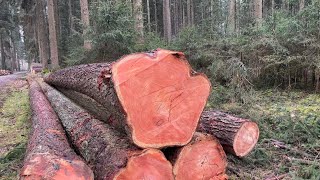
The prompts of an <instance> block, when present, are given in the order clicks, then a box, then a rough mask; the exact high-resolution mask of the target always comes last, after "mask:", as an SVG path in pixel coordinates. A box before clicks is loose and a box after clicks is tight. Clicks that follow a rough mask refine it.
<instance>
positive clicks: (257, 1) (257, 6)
mask: <svg viewBox="0 0 320 180" xmlns="http://www.w3.org/2000/svg"><path fill="white" fill-rule="evenodd" d="M262 2H263V1H262V0H254V17H255V20H256V25H257V26H258V27H260V26H261V25H262V20H263V17H262V8H263V3H262Z"/></svg>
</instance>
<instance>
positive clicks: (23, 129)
mask: <svg viewBox="0 0 320 180" xmlns="http://www.w3.org/2000/svg"><path fill="white" fill-rule="evenodd" d="M0 119H1V121H0V137H1V139H3V141H0V146H1V152H0V153H1V154H0V155H1V156H0V177H1V179H16V178H17V172H18V170H19V169H20V168H21V165H22V161H23V157H24V154H25V151H26V144H27V141H28V132H29V127H30V122H29V119H30V108H29V97H28V90H27V88H21V89H19V90H13V91H12V92H11V93H10V95H9V96H8V97H7V98H6V99H5V100H4V103H3V106H2V107H1V109H0Z"/></svg>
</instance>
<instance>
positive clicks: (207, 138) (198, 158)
mask: <svg viewBox="0 0 320 180" xmlns="http://www.w3.org/2000/svg"><path fill="white" fill-rule="evenodd" d="M165 152H166V154H167V156H168V157H169V159H170V161H171V162H172V163H173V174H174V176H175V179H176V180H203V179H215V180H224V179H227V177H228V176H227V175H226V174H225V173H226V168H227V160H226V159H227V157H226V154H225V152H224V151H223V148H222V146H221V144H220V143H219V141H218V139H216V138H214V137H213V136H211V135H209V134H202V133H195V134H194V136H193V138H192V141H191V142H190V143H189V144H187V145H186V146H184V147H181V148H174V149H172V148H169V150H165Z"/></svg>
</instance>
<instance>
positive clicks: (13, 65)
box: [10, 31, 17, 72]
mask: <svg viewBox="0 0 320 180" xmlns="http://www.w3.org/2000/svg"><path fill="white" fill-rule="evenodd" d="M12 33H13V31H11V32H10V42H11V46H12V51H11V58H12V62H11V71H12V72H13V71H16V70H17V55H16V45H15V42H14V39H13V34H12Z"/></svg>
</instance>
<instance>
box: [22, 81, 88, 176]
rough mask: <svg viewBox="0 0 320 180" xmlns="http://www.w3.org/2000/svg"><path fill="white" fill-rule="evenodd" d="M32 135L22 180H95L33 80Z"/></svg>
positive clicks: (31, 102)
mask: <svg viewBox="0 0 320 180" xmlns="http://www.w3.org/2000/svg"><path fill="white" fill-rule="evenodd" d="M29 84H30V104H31V109H32V128H33V129H32V133H31V135H30V137H29V143H28V147H27V153H26V157H25V161H24V166H23V168H22V170H21V172H20V179H30V180H31V179H57V180H58V179H61V180H63V179H86V180H87V179H88V180H90V179H92V180H93V173H92V171H91V169H90V168H89V167H88V166H87V165H86V164H85V163H84V162H83V160H82V159H81V158H80V157H79V156H77V155H76V153H75V152H74V151H73V150H72V149H71V147H70V146H69V144H68V140H67V137H66V136H65V134H64V130H63V128H62V126H61V124H60V122H59V119H58V117H57V115H56V114H55V113H54V111H53V109H52V107H51V106H50V103H49V102H48V100H47V99H46V97H45V95H44V94H43V92H42V91H41V88H40V86H39V85H38V84H37V82H35V81H33V80H29Z"/></svg>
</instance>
